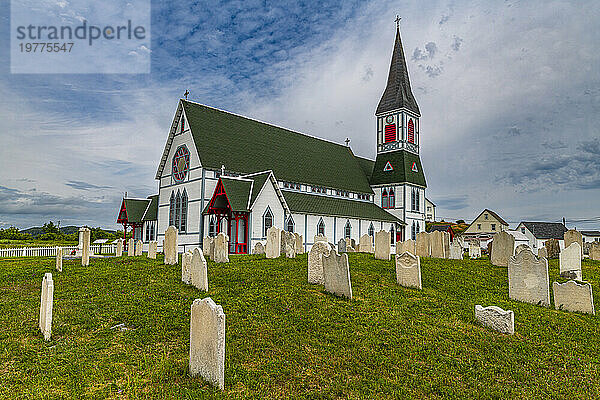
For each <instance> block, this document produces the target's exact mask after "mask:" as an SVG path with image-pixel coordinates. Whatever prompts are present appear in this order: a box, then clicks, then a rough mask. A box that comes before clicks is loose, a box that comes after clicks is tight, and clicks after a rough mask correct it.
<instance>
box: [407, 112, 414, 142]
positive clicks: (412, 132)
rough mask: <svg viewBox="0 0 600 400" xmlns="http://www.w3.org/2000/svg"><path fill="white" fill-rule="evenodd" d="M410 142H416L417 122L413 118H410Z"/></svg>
mask: <svg viewBox="0 0 600 400" xmlns="http://www.w3.org/2000/svg"><path fill="white" fill-rule="evenodd" d="M408 142H409V143H414V142H415V124H414V122H413V120H412V118H411V119H409V120H408Z"/></svg>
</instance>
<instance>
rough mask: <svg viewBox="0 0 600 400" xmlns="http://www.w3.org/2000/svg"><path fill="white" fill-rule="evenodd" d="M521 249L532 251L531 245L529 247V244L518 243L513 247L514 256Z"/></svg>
mask: <svg viewBox="0 0 600 400" xmlns="http://www.w3.org/2000/svg"><path fill="white" fill-rule="evenodd" d="M523 250H529V251H532V250H531V247H529V245H527V244H525V243H523V244H520V245H518V246H517V247H516V248H515V256H516V255H517V254H519V253H520V252H522V251H523ZM532 252H533V251H532ZM538 257H539V255H538Z"/></svg>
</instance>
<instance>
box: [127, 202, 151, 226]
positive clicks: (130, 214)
mask: <svg viewBox="0 0 600 400" xmlns="http://www.w3.org/2000/svg"><path fill="white" fill-rule="evenodd" d="M123 201H124V202H125V210H126V211H127V222H129V223H130V224H131V223H136V222H140V223H141V222H142V217H143V216H144V212H145V211H146V208H147V207H148V203H149V202H150V200H148V199H124V200H123Z"/></svg>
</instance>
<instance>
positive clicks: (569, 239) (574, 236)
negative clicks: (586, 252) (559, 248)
mask: <svg viewBox="0 0 600 400" xmlns="http://www.w3.org/2000/svg"><path fill="white" fill-rule="evenodd" d="M563 239H564V241H565V248H567V247H569V246H570V245H571V244H572V243H577V244H579V248H580V249H581V258H583V235H582V234H581V232H578V231H576V230H575V229H569V230H568V231H566V232H565V233H564V236H563Z"/></svg>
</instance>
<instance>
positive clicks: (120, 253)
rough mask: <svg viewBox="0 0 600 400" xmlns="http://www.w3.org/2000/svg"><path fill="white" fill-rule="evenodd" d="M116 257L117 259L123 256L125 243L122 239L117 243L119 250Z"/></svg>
mask: <svg viewBox="0 0 600 400" xmlns="http://www.w3.org/2000/svg"><path fill="white" fill-rule="evenodd" d="M115 255H116V256H117V257H121V256H123V241H122V240H121V239H119V241H118V242H117V250H116V253H115Z"/></svg>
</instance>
